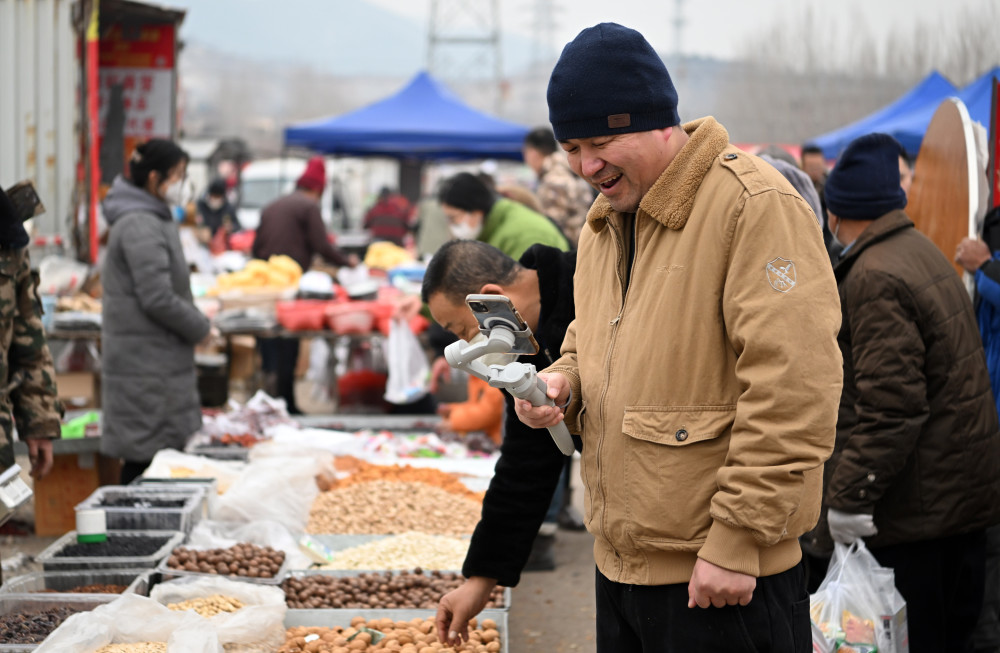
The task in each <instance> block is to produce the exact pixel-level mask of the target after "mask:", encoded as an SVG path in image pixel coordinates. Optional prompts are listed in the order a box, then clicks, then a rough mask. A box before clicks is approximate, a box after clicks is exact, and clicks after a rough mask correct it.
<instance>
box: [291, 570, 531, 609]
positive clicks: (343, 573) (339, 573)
mask: <svg viewBox="0 0 1000 653" xmlns="http://www.w3.org/2000/svg"><path fill="white" fill-rule="evenodd" d="M400 571H410V570H407V569H393V570H391V573H392V574H393V575H396V574H398V573H399V572H400ZM423 571H424V573H431V572H434V571H439V572H441V573H445V574H458V575H459V576H461V575H462V570H461V569H424V570H423ZM385 573H386V570H385V569H297V570H294V571H290V572H288V575H286V576H285V578H283V579H282V581H284V580H287V579H288V578H294V577H301V576H335V577H337V578H350V577H352V576H360V575H361V574H378V575H380V576H381V575H383V574H385ZM512 594H513V593H512V592H511V591H510V588H509V587H505V588H503V607H499V608H489V609H488V610H486V611H487V612H494V611H496V612H509V611H510V601H511V596H512ZM346 611H350V609H348V610H346Z"/></svg>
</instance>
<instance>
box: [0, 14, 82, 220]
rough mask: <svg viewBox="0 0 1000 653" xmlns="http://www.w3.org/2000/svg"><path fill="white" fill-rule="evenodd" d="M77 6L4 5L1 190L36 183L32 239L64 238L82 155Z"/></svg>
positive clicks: (0, 22) (0, 25) (0, 24)
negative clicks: (39, 205) (37, 208)
mask: <svg viewBox="0 0 1000 653" xmlns="http://www.w3.org/2000/svg"><path fill="white" fill-rule="evenodd" d="M74 4H75V2H74V0H0V186H2V187H4V188H8V187H10V186H11V185H13V184H14V183H16V182H18V181H21V180H22V179H30V180H32V181H33V182H34V183H35V187H36V188H37V190H38V194H39V196H40V197H41V199H42V202H43V203H44V204H45V208H46V212H45V214H44V215H41V216H39V217H37V218H35V221H34V222H35V224H34V232H35V233H36V234H38V235H40V236H43V237H51V236H55V235H59V236H61V237H64V238H65V237H66V236H67V235H68V234H69V231H70V224H71V223H72V215H73V206H74V202H73V193H74V186H75V177H76V166H77V161H78V159H79V153H80V136H79V124H78V123H79V104H78V87H79V74H80V62H79V58H78V56H77V35H76V32H75V30H74V27H73V5H74Z"/></svg>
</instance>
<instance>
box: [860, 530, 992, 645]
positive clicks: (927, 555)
mask: <svg viewBox="0 0 1000 653" xmlns="http://www.w3.org/2000/svg"><path fill="white" fill-rule="evenodd" d="M871 552H872V554H873V555H874V556H875V558H876V559H877V560H878V561H879V564H881V565H882V566H883V567H891V568H892V570H893V572H895V574H896V589H898V590H899V593H900V594H902V595H903V598H904V599H905V600H906V620H907V626H908V630H909V634H910V653H930V652H932V651H933V652H934V653H938V652H940V651H959V652H961V651H967V650H969V649H970V640H971V637H972V632H973V630H974V629H975V627H976V621H977V619H978V618H979V612H980V610H981V609H982V606H983V591H984V586H985V580H984V577H985V575H986V532H985V531H977V532H975V533H968V534H965V535H956V536H953V537H944V538H940V539H937V540H927V541H924V542H911V543H907V544H896V545H893V546H887V547H881V548H878V549H876V548H872V549H871Z"/></svg>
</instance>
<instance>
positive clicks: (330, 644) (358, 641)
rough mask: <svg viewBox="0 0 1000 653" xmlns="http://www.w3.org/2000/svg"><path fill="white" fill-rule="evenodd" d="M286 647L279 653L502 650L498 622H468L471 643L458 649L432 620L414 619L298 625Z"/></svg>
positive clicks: (288, 633)
mask: <svg viewBox="0 0 1000 653" xmlns="http://www.w3.org/2000/svg"><path fill="white" fill-rule="evenodd" d="M285 637H286V639H285V644H284V646H282V647H281V648H280V649H278V653H365V652H375V651H398V652H399V653H447V652H452V653H457V652H462V653H466V652H468V653H495V652H496V651H499V650H500V633H499V632H498V631H497V625H496V622H494V621H493V620H492V619H484V620H483V622H482V624H480V625H478V627H477V624H476V620H475V619H472V620H471V621H470V622H469V641H468V642H464V643H462V644H460V645H458V646H448V645H446V644H442V643H441V642H439V641H438V639H437V633H436V631H435V627H434V620H433V619H420V618H415V619H412V620H410V621H393V620H392V619H372V620H371V621H366V620H365V618H364V617H355V618H353V619H351V626H350V627H349V628H344V627H343V626H336V627H334V628H315V627H306V626H299V627H297V628H289V629H288V631H286V633H285Z"/></svg>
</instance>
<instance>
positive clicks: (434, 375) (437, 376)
mask: <svg viewBox="0 0 1000 653" xmlns="http://www.w3.org/2000/svg"><path fill="white" fill-rule="evenodd" d="M442 381H451V365H449V364H448V360H447V359H446V358H445V357H444V356H438V357H437V358H435V359H434V362H433V363H431V388H430V390H431V394H437V391H438V387H440V384H441V382H442Z"/></svg>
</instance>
